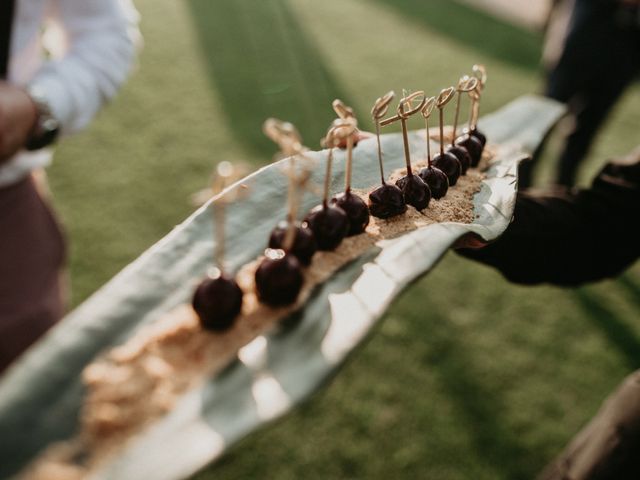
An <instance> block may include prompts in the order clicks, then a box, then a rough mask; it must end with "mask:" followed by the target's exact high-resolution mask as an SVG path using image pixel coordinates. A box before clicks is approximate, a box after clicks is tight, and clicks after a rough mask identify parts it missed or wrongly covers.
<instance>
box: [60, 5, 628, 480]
mask: <svg viewBox="0 0 640 480" xmlns="http://www.w3.org/2000/svg"><path fill="white" fill-rule="evenodd" d="M137 5H138V7H139V9H140V11H141V13H142V16H143V23H142V28H143V34H144V37H145V43H146V46H145V48H144V51H143V53H142V55H141V57H140V62H139V66H138V68H137V69H136V72H135V73H134V75H133V76H132V79H131V81H130V82H129V83H128V84H127V86H126V87H125V88H124V89H123V91H122V93H121V95H120V96H119V97H118V99H117V100H116V101H115V103H114V104H113V105H111V106H109V108H107V109H106V110H105V111H104V112H103V113H102V114H101V115H100V116H99V118H98V119H97V121H96V122H95V123H94V124H93V125H92V126H91V127H90V128H89V129H88V131H87V132H86V133H84V134H81V135H77V136H76V137H73V138H69V139H67V140H66V141H65V142H64V143H63V144H62V145H61V147H60V148H59V150H58V152H57V155H56V160H55V164H54V165H53V167H52V168H51V169H50V180H51V185H52V189H53V191H54V194H55V197H56V204H57V206H58V209H59V212H60V214H61V217H62V219H63V220H64V223H65V225H66V228H67V232H68V234H69V237H70V241H71V247H70V271H71V278H72V291H73V297H72V301H73V304H74V305H75V304H78V303H79V302H81V301H82V300H83V299H84V298H86V297H87V296H88V295H89V294H90V293H91V292H93V291H94V290H96V289H97V288H98V287H99V286H100V285H102V284H103V283H104V282H106V281H107V280H108V279H109V278H111V277H112V276H113V275H114V274H115V273H117V272H118V271H119V270H120V269H121V268H123V267H124V266H125V265H126V264H127V263H128V262H130V261H131V260H133V259H134V258H136V257H137V256H138V255H139V254H140V253H141V252H143V251H144V250H145V249H146V248H147V247H149V246H150V245H152V244H153V243H154V242H155V241H157V240H158V239H160V238H161V237H162V236H163V235H164V234H166V233H167V232H168V231H169V230H170V229H171V228H172V226H173V225H175V224H177V223H179V222H180V221H181V220H182V219H184V218H185V217H186V216H187V215H188V214H189V213H190V212H191V211H192V209H193V207H192V206H191V205H190V204H189V195H190V194H191V193H192V192H194V191H196V190H198V189H200V188H202V187H205V186H206V183H207V178H208V175H209V172H210V170H211V169H212V167H213V165H214V164H215V163H217V162H218V161H221V160H231V161H247V162H249V163H251V164H252V165H254V166H258V165H260V164H263V163H265V162H268V161H270V158H271V155H272V154H273V152H274V148H273V147H272V146H271V145H270V144H269V142H268V141H266V140H265V139H264V138H263V137H262V135H261V133H260V125H261V122H262V121H263V120H264V117H266V116H268V115H275V116H280V117H282V118H286V119H290V120H293V121H295V122H296V123H297V125H298V127H299V128H300V130H301V132H302V134H303V136H304V138H305V139H306V142H307V144H308V145H309V146H310V147H316V146H317V142H318V139H319V138H320V136H321V135H322V133H323V132H324V130H325V129H326V127H327V123H328V121H329V120H330V119H331V116H332V112H331V109H330V102H331V100H333V98H335V97H336V96H339V97H341V98H343V99H344V100H345V101H347V102H348V103H350V104H351V105H352V106H353V107H354V108H355V109H356V112H357V113H358V114H359V116H360V119H361V124H362V125H363V127H364V128H371V123H370V122H369V120H368V119H367V114H366V112H368V111H369V109H370V106H371V103H372V101H373V100H374V99H375V98H376V97H378V96H380V95H381V94H382V93H384V92H385V91H386V90H389V89H395V90H396V91H401V89H402V88H408V89H413V90H416V89H425V90H427V91H428V92H429V93H436V92H437V91H438V90H439V89H440V88H442V87H445V86H448V85H450V84H451V83H454V82H455V81H456V79H457V78H458V76H459V75H460V74H461V73H464V72H467V71H468V70H469V67H470V66H471V65H472V64H473V63H476V62H481V63H485V64H486V65H487V67H488V70H489V75H490V78H489V84H488V87H487V93H486V96H485V98H484V100H483V104H482V109H483V111H485V112H488V111H491V110H494V109H496V108H498V107H500V106H501V105H503V104H505V103H506V102H508V101H509V100H511V99H513V98H515V97H517V96H518V95H521V94H524V93H527V92H535V91H539V89H540V86H541V78H540V76H539V74H538V73H537V72H538V69H537V64H536V58H537V56H538V53H539V51H540V42H541V37H540V35H538V34H536V33H531V32H524V31H522V30H519V29H516V28H514V27H511V26H508V25H506V24H504V23H502V22H499V21H496V20H494V19H492V18H491V17H489V16H487V15H485V14H481V13H478V12H476V11H474V10H471V9H469V8H468V7H465V6H462V5H461V4H457V3H455V2H452V1H444V0H441V1H431V0H429V1H428V2H426V1H417V0H406V1H400V0H395V1H391V0H384V1H383V0H376V1H367V0H324V1H322V2H319V1H312V0H233V1H230V0H187V1H185V2H175V1H168V0H138V1H137ZM638 125H640V90H639V89H638V88H637V87H636V88H633V89H632V90H631V91H630V92H629V93H628V94H627V95H626V96H625V98H624V100H623V101H622V102H620V105H619V107H618V108H617V109H616V111H615V112H614V114H613V115H612V117H611V119H610V121H609V122H608V124H607V126H606V128H605V129H604V130H603V132H602V134H601V136H600V137H599V140H598V142H597V144H596V145H595V147H594V151H593V153H592V154H591V155H590V157H589V161H588V162H587V164H586V165H585V167H584V169H583V176H582V177H581V178H582V181H583V182H585V181H586V179H588V177H589V176H590V175H592V174H593V173H594V172H595V171H596V170H597V169H598V168H599V166H600V165H601V164H602V161H603V159H604V158H607V157H610V156H614V155H618V154H623V153H625V152H626V151H627V150H629V149H631V148H632V147H633V146H634V145H635V143H636V142H637V138H636V137H637V130H638ZM419 127H420V125H419V122H418V123H417V124H416V125H415V126H414V128H419ZM558 143H559V140H558V135H554V136H553V137H552V139H551V141H550V144H549V149H548V150H549V152H548V154H547V155H545V157H544V159H543V161H544V164H543V165H542V167H543V168H542V170H541V172H540V178H541V179H542V180H544V179H545V178H548V177H549V175H550V172H551V168H552V158H553V155H554V153H555V152H557V149H558ZM630 234H631V231H630ZM523 254H526V252H523ZM602 254H603V255H606V252H603V253H602ZM639 309H640V265H636V266H634V267H633V268H632V269H631V270H630V271H629V272H628V273H627V274H626V275H625V276H623V277H622V278H620V279H618V280H612V281H607V282H601V283H599V284H597V285H591V286H587V287H583V288H580V289H577V290H568V289H559V288H553V287H548V286H541V287H535V288H524V287H517V286H513V285H510V284H508V283H507V282H506V281H504V280H503V279H502V278H501V277H500V276H499V275H498V274H497V273H496V272H494V271H492V270H491V269H489V268H486V267H483V266H479V265H476V264H473V263H471V262H469V261H466V260H463V259H460V258H458V257H456V256H455V255H454V254H450V255H448V256H447V257H446V258H445V259H444V260H443V262H442V263H441V264H440V265H439V267H438V268H437V269H436V270H435V271H434V272H433V273H432V274H430V275H429V276H428V277H425V278H423V279H422V280H420V281H419V282H417V283H416V284H415V285H414V286H412V287H411V288H410V289H409V290H407V292H406V293H405V294H403V295H402V296H401V297H400V298H399V299H397V301H396V302H395V304H394V306H393V308H392V309H391V310H390V312H389V314H388V315H387V318H386V319H385V321H384V323H383V325H382V328H381V329H380V330H379V331H378V333H377V335H375V336H374V337H373V339H372V340H371V341H370V342H369V343H368V344H367V345H366V346H365V347H364V348H363V349H362V350H361V351H360V352H359V353H358V354H357V355H356V356H355V357H354V358H353V361H351V362H350V363H349V364H348V366H347V367H346V368H345V369H344V371H343V372H342V373H341V374H340V375H339V376H338V377H337V378H336V380H335V381H334V382H333V383H332V384H331V385H330V387H329V388H327V389H326V390H325V391H323V392H322V393H321V394H319V395H318V396H317V397H315V398H314V399H313V400H312V401H311V402H310V403H308V404H307V405H305V406H304V407H303V408H301V409H300V410H299V411H297V412H296V413H294V414H292V415H291V416H289V417H287V418H286V419H284V420H282V421H280V422H278V423H277V424H275V425H274V426H272V427H271V428H268V429H266V430H264V431H261V432H259V433H257V434H255V435H253V436H252V437H250V438H249V439H247V440H245V441H243V442H242V443H241V444H240V445H239V446H238V447H237V448H235V449H233V451H232V452H231V453H230V454H229V455H227V456H226V457H225V458H224V459H223V460H222V461H221V462H220V463H219V464H218V465H217V466H215V467H213V468H211V469H209V470H206V471H204V472H203V473H201V474H200V475H199V476H198V477H197V478H198V479H199V480H206V479H213V478H216V479H220V478H224V479H236V478H237V479H240V478H243V479H244V478H278V479H289V478H290V479H294V478H295V479H297V478H313V479H326V478H380V479H382V478H385V479H386V478H434V479H442V480H452V479H469V478H473V479H519V478H522V479H524V478H531V477H532V476H533V475H534V474H535V473H536V472H537V471H539V470H540V468H541V467H542V466H543V465H544V464H545V462H547V461H548V460H549V459H550V458H551V457H552V456H553V455H554V454H555V453H557V452H558V450H559V449H560V448H561V447H562V446H563V445H564V444H565V442H566V441H567V440H568V439H569V438H570V437H571V436H572V434H573V433H574V432H575V431H576V430H577V429H578V428H579V427H580V425H582V424H583V423H584V422H585V421H586V420H587V419H588V418H589V417H590V416H591V415H592V414H593V413H594V412H595V411H596V409H597V408H598V405H599V403H600V401H601V400H602V398H603V397H604V396H605V395H606V394H607V392H609V391H610V390H611V389H612V388H613V387H614V386H615V385H616V384H617V383H618V382H619V381H620V380H621V379H622V378H623V377H624V375H625V374H626V373H628V372H630V371H631V370H633V369H634V368H637V367H638V366H639V365H640V326H639V325H638V321H637V320H638V310H639ZM185 448H189V446H188V445H187V446H185Z"/></svg>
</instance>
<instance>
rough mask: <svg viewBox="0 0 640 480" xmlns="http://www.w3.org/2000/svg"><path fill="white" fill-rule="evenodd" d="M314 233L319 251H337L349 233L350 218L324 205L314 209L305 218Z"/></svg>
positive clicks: (337, 208) (334, 208) (336, 208)
mask: <svg viewBox="0 0 640 480" xmlns="http://www.w3.org/2000/svg"><path fill="white" fill-rule="evenodd" d="M304 221H305V222H307V224H308V225H309V228H310V229H311V231H312V232H313V236H314V237H315V239H316V243H317V245H318V250H335V249H336V247H337V246H338V245H340V242H342V239H343V238H344V237H346V236H347V233H348V232H349V218H348V217H347V214H346V213H345V211H344V210H343V209H342V208H340V207H338V206H336V205H328V204H326V203H323V204H321V205H317V206H316V207H314V208H313V209H312V210H311V211H310V212H309V213H308V214H307V216H306V217H305V219H304Z"/></svg>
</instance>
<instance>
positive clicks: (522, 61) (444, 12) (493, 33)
mask: <svg viewBox="0 0 640 480" xmlns="http://www.w3.org/2000/svg"><path fill="white" fill-rule="evenodd" d="M376 1H377V2H378V3H380V4H382V5H384V6H386V7H390V8H392V9H394V10H396V11H397V12H399V13H401V14H402V15H404V16H405V17H407V19H408V20H409V21H411V22H419V23H421V24H423V25H424V26H426V27H428V28H429V29H431V30H433V31H436V32H439V33H441V34H443V35H446V36H447V37H450V38H452V39H453V40H455V41H458V42H460V43H462V44H464V45H465V46H467V47H469V48H470V49H473V50H475V51H477V52H478V54H479V58H478V62H479V63H483V62H482V58H483V57H487V56H490V57H493V58H495V59H497V60H500V61H503V62H507V63H510V64H512V65H515V66H518V67H521V68H526V69H531V70H537V69H538V67H539V62H540V55H541V54H542V35H541V34H540V33H536V32H532V31H528V30H525V29H523V28H519V27H517V26H514V25H511V24H509V23H507V22H505V21H502V20H499V19H497V18H495V17H494V16H492V15H490V14H488V13H485V12H483V11H481V10H478V9H475V8H473V7H469V6H467V5H463V4H461V3H458V2H456V1H454V0H428V1H425V0H376Z"/></svg>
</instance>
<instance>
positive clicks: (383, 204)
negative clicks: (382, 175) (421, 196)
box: [369, 183, 407, 218]
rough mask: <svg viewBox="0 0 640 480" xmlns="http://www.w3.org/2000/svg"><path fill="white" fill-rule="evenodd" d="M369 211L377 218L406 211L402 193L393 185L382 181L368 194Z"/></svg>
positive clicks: (392, 215)
mask: <svg viewBox="0 0 640 480" xmlns="http://www.w3.org/2000/svg"><path fill="white" fill-rule="evenodd" d="M369 211H370V212H371V215H373V216H374V217H378V218H390V217H395V216H396V215H401V214H403V213H404V212H406V211H407V204H406V203H405V201H404V195H402V190H400V189H399V188H398V187H396V186H395V185H390V184H388V183H383V184H382V186H380V187H378V188H376V189H375V190H374V191H373V192H371V193H370V194H369Z"/></svg>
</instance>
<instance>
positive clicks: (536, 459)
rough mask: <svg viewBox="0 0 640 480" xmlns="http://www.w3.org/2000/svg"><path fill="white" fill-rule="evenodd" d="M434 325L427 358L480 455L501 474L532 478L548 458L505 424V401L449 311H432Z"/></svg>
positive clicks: (431, 317) (479, 456) (428, 337)
mask: <svg viewBox="0 0 640 480" xmlns="http://www.w3.org/2000/svg"><path fill="white" fill-rule="evenodd" d="M429 318H430V319H432V321H433V328H431V329H430V330H429V331H430V333H429V335H428V336H425V340H424V341H425V342H426V343H427V348H428V351H429V353H428V355H426V356H425V358H424V362H425V363H428V364H429V368H430V369H431V370H433V371H435V372H437V375H438V380H439V382H440V384H441V385H442V386H443V389H444V392H445V393H446V394H447V395H448V396H449V398H451V401H452V404H453V405H454V407H455V408H456V411H457V412H458V414H459V415H460V416H461V417H462V418H463V419H464V421H465V424H466V425H467V427H468V431H469V433H470V434H471V438H472V440H473V443H474V445H475V449H476V452H477V456H478V458H481V459H484V460H485V461H486V462H487V464H488V465H489V466H490V467H491V468H493V469H494V471H495V472H500V476H499V477H498V478H509V479H512V480H517V479H529V478H532V475H534V474H535V473H537V472H536V469H538V468H539V467H540V466H542V465H543V462H544V458H542V457H541V456H540V455H539V454H537V453H536V452H534V451H531V450H530V449H526V448H524V447H523V446H522V445H520V443H519V441H518V438H517V436H516V435H514V433H513V432H512V431H510V430H509V428H508V427H507V426H506V425H504V424H503V422H502V418H503V417H504V412H505V411H506V408H505V405H504V403H503V401H502V400H501V399H500V398H499V397H497V396H496V395H495V393H493V392H492V391H491V389H490V388H488V387H487V386H485V383H484V382H483V380H482V378H481V376H480V375H479V374H478V372H476V371H474V361H473V358H470V357H469V355H468V353H467V351H466V349H465V348H464V347H463V346H461V345H460V343H459V334H458V332H457V331H456V328H455V325H453V324H452V323H451V321H449V320H448V319H447V317H446V316H445V315H441V314H440V313H439V312H434V311H432V312H431V313H430V315H429Z"/></svg>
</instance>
